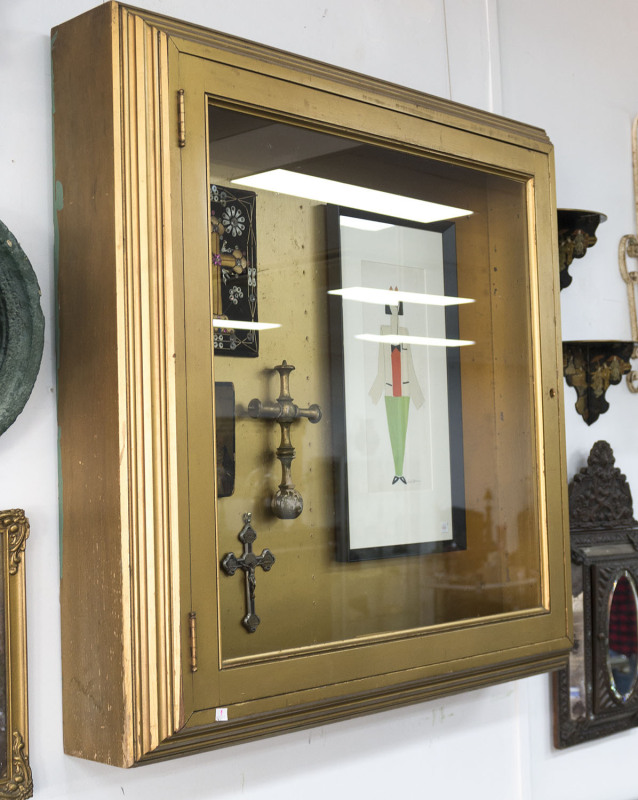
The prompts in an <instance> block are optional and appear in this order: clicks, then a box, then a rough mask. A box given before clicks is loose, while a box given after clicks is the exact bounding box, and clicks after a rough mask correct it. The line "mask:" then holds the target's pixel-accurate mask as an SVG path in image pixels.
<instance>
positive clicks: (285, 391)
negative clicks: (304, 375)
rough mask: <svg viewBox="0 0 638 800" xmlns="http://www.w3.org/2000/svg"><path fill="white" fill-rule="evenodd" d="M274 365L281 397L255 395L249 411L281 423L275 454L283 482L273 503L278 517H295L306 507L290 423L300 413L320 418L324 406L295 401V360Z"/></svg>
mask: <svg viewBox="0 0 638 800" xmlns="http://www.w3.org/2000/svg"><path fill="white" fill-rule="evenodd" d="M275 369H276V370H277V372H278V373H279V378H280V381H281V388H280V391H279V397H278V398H277V400H275V402H266V403H262V402H261V400H258V399H257V398H254V399H253V400H251V401H250V403H249V404H248V413H249V414H250V416H251V417H255V418H261V419H274V420H276V421H277V422H278V423H279V425H280V426H281V441H280V442H279V447H278V448H277V450H276V456H277V458H278V459H279V460H280V461H281V483H280V484H279V489H278V490H277V491H276V492H275V494H274V495H273V498H272V500H271V501H270V507H271V508H272V512H273V514H274V515H275V516H276V517H279V519H296V518H297V517H298V516H299V515H300V514H301V512H302V511H303V497H302V496H301V495H300V494H299V492H298V491H297V490H296V489H295V485H294V483H293V482H292V475H291V472H290V465H291V463H292V460H293V458H294V457H295V448H294V447H293V446H292V442H291V440H290V426H291V425H292V423H293V422H294V421H295V420H296V419H299V418H300V417H306V419H308V420H310V422H319V420H320V419H321V409H320V408H319V406H318V405H317V404H316V403H313V404H312V405H311V406H309V407H308V408H299V406H297V405H295V403H293V402H292V397H291V396H290V373H291V372H292V371H293V369H294V367H293V366H292V364H287V363H286V362H285V361H284V362H283V363H281V364H280V365H279V366H278V367H275Z"/></svg>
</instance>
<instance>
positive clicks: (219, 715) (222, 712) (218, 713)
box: [215, 708, 228, 722]
mask: <svg viewBox="0 0 638 800" xmlns="http://www.w3.org/2000/svg"><path fill="white" fill-rule="evenodd" d="M215 722H228V709H227V708H216V709H215Z"/></svg>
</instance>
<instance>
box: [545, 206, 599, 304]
mask: <svg viewBox="0 0 638 800" xmlns="http://www.w3.org/2000/svg"><path fill="white" fill-rule="evenodd" d="M556 213H557V216H558V263H559V266H560V288H561V290H562V289H565V288H567V286H569V284H570V283H571V282H572V276H571V275H570V274H569V267H570V265H571V263H572V261H573V260H574V259H575V258H582V257H583V256H584V255H585V253H586V252H587V250H588V249H589V248H590V247H593V246H594V245H595V244H596V242H597V241H598V239H597V238H596V235H595V234H596V228H597V227H598V226H599V225H600V223H601V222H605V220H606V219H607V216H606V215H605V214H601V213H600V212H599V211H581V210H579V209H574V208H558V209H557V210H556Z"/></svg>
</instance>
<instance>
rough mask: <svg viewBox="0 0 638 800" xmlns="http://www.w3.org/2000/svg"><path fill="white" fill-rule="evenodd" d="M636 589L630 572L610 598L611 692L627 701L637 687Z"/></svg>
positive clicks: (608, 661)
mask: <svg viewBox="0 0 638 800" xmlns="http://www.w3.org/2000/svg"><path fill="white" fill-rule="evenodd" d="M637 602H638V598H637V597H636V585H635V583H634V580H633V578H632V577H631V575H630V574H629V573H628V572H624V573H623V574H622V575H621V577H620V578H619V579H618V580H617V581H616V584H615V586H614V588H613V591H612V593H611V596H610V598H609V652H608V655H607V666H608V669H609V676H610V682H611V688H612V691H613V692H614V694H615V695H616V696H617V697H619V698H620V699H622V700H627V699H628V698H629V696H630V695H631V693H632V692H633V690H634V687H635V685H636V676H637V673H636V656H637V654H638V636H637V634H638V628H637V625H638V623H637V620H636V604H637Z"/></svg>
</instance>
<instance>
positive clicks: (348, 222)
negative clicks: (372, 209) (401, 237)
mask: <svg viewBox="0 0 638 800" xmlns="http://www.w3.org/2000/svg"><path fill="white" fill-rule="evenodd" d="M339 222H340V223H341V227H342V228H356V229H357V230H359V231H384V230H385V229H386V228H393V227H394V225H392V224H390V223H389V222H377V221H376V220H374V219H362V218H361V217H347V216H345V214H342V215H341V216H340V217H339Z"/></svg>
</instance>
